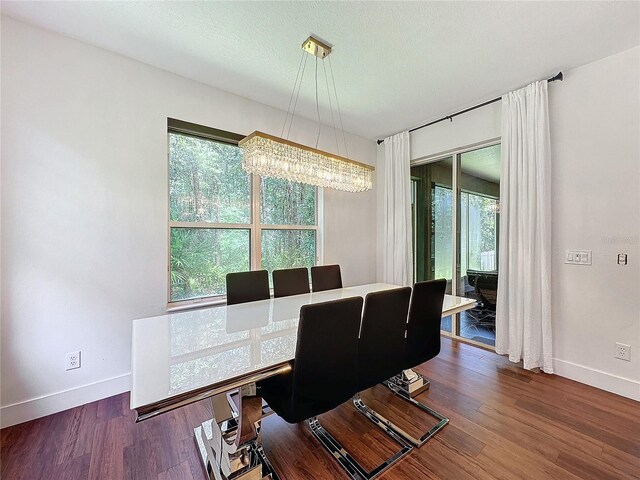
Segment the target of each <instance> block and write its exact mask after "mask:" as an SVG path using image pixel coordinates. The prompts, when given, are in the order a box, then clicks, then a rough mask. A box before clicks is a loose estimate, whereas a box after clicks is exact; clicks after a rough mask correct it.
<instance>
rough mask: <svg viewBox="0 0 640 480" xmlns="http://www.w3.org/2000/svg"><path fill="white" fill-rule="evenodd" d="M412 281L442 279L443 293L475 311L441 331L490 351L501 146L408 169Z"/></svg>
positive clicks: (445, 324)
mask: <svg viewBox="0 0 640 480" xmlns="http://www.w3.org/2000/svg"><path fill="white" fill-rule="evenodd" d="M411 178H412V182H413V187H414V189H413V208H412V215H413V226H414V232H413V234H414V235H413V239H414V249H413V250H414V270H415V275H414V276H415V281H422V280H430V279H434V278H446V279H447V293H449V294H452V295H459V296H466V297H469V298H474V299H475V300H477V302H478V306H477V307H476V308H474V309H471V310H468V311H465V312H463V313H461V314H458V315H455V316H453V317H447V318H444V319H443V320H442V326H441V328H442V330H443V331H444V332H446V333H448V334H451V335H453V336H456V337H462V338H465V339H468V340H470V341H472V342H477V343H482V344H486V345H491V346H493V345H494V344H495V301H496V297H497V280H498V275H497V269H498V237H499V227H500V222H499V211H500V200H499V197H500V145H499V144H494V145H488V146H486V147H483V148H477V149H474V150H469V151H461V152H458V153H455V154H453V155H451V156H446V157H443V158H439V159H436V160H435V161H433V162H429V163H425V164H421V165H415V166H413V167H412V168H411Z"/></svg>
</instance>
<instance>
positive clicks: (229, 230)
mask: <svg viewBox="0 0 640 480" xmlns="http://www.w3.org/2000/svg"><path fill="white" fill-rule="evenodd" d="M239 138H241V137H240V136H238V135H234V134H230V133H227V132H221V131H218V130H213V129H208V128H205V127H201V126H198V125H193V124H188V123H186V122H181V121H177V120H172V119H170V120H169V242H170V249H169V250H170V261H169V304H170V305H175V304H181V303H188V302H201V301H202V300H203V299H206V298H209V297H211V298H212V297H219V296H220V297H221V296H223V295H225V293H226V292H225V277H226V274H227V273H229V272H239V271H246V270H250V269H252V270H256V269H261V268H264V269H266V270H269V271H273V270H274V269H280V268H290V267H304V266H307V267H310V266H313V265H315V264H316V260H317V257H318V248H317V246H318V215H317V211H318V208H317V197H318V194H317V190H316V188H315V187H312V186H310V185H304V184H300V183H293V182H289V181H285V180H279V179H274V178H262V177H259V176H254V175H249V174H247V173H246V172H245V171H244V170H243V169H242V167H241V163H242V151H241V150H240V148H239V147H238V146H237V141H238V140H239Z"/></svg>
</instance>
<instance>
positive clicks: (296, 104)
mask: <svg viewBox="0 0 640 480" xmlns="http://www.w3.org/2000/svg"><path fill="white" fill-rule="evenodd" d="M307 58H309V57H308V55H305V56H304V63H303V64H302V74H301V75H300V83H299V84H298V93H296V100H295V102H294V103H293V110H292V111H291V121H290V122H289V129H288V130H287V137H286V138H287V140H288V139H289V133H291V126H292V125H293V117H294V115H295V114H296V107H297V106H298V97H299V96H300V87H302V79H303V78H304V72H305V70H306V68H307Z"/></svg>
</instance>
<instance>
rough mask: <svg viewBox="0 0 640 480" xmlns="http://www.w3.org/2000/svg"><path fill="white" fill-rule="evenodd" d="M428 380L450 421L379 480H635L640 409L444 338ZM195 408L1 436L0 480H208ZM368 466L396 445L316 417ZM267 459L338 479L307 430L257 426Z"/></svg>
mask: <svg viewBox="0 0 640 480" xmlns="http://www.w3.org/2000/svg"><path fill="white" fill-rule="evenodd" d="M418 370H419V371H420V372H421V373H423V374H424V375H426V376H427V377H429V378H430V379H431V382H432V383H431V389H430V390H429V391H428V392H426V393H424V394H422V395H421V397H420V398H421V399H422V400H423V401H424V402H425V403H427V404H429V405H430V406H432V407H433V408H435V409H436V410H438V411H440V412H441V413H443V414H444V415H447V416H448V417H449V418H450V419H451V423H450V424H449V425H448V426H447V427H445V428H444V430H442V431H441V432H440V433H439V434H438V435H437V436H436V437H435V438H433V439H432V440H430V441H429V442H427V444H425V445H424V446H423V447H422V448H420V449H414V450H413V452H411V453H410V454H409V455H408V456H407V457H406V458H405V459H403V460H402V461H401V462H400V463H399V464H397V465H396V466H394V467H393V468H392V469H391V470H390V471H388V472H387V473H385V474H384V475H383V476H381V477H380V478H383V479H387V480H390V479H455V480H465V479H505V480H511V479H519V478H526V479H535V480H542V479H563V480H564V479H576V478H584V479H598V480H600V479H625V478H640V403H638V402H634V401H632V400H629V399H626V398H623V397H619V396H616V395H613V394H610V393H607V392H603V391H601V390H597V389H595V388H591V387H588V386H585V385H581V384H579V383H576V382H573V381H570V380H567V379H564V378H561V377H557V376H554V375H546V374H542V373H540V374H535V373H531V372H527V371H524V370H522V369H521V368H518V367H517V366H515V365H512V364H510V363H509V362H508V361H507V360H506V359H505V358H503V357H500V356H498V355H495V354H493V353H491V352H489V351H486V350H482V349H479V348H476V347H472V346H469V345H465V344H462V343H458V342H455V341H452V340H450V339H446V338H444V339H443V347H442V353H441V354H440V355H439V356H438V357H437V358H436V359H434V360H432V361H430V362H428V363H427V364H425V365H423V366H422V367H420V368H419V369H418ZM363 397H364V398H365V400H366V402H367V403H368V404H369V405H370V406H371V407H373V408H374V409H376V410H378V411H379V412H380V413H382V414H383V415H385V416H387V417H388V418H390V419H392V420H394V421H395V420H397V423H398V424H399V425H402V426H405V427H406V428H407V429H409V430H410V431H411V432H413V433H418V432H419V431H420V430H422V429H426V427H427V426H430V425H432V424H433V421H432V420H431V419H430V418H429V417H427V416H425V415H424V414H422V413H421V412H419V411H417V410H416V409H415V408H413V407H411V406H410V405H409V404H408V403H406V402H404V401H402V400H400V399H398V398H396V397H394V396H392V395H390V393H389V392H388V391H387V390H386V389H385V388H383V387H381V386H379V387H375V388H374V389H372V390H370V391H367V392H365V394H364V395H363ZM208 416H209V406H208V404H207V403H206V402H200V403H197V404H194V405H191V406H188V407H185V408H182V409H180V410H176V411H173V412H170V413H168V414H165V415H161V416H159V417H156V418H154V419H151V420H148V421H145V422H141V423H139V424H136V423H134V413H133V412H131V411H130V410H129V395H128V394H124V395H118V396H115V397H111V398H107V399H104V400H101V401H99V402H95V403H91V404H88V405H84V406H82V407H79V408H74V409H72V410H68V411H65V412H61V413H58V414H55V415H51V416H49V417H45V418H41V419H38V420H34V421H30V422H26V423H23V424H21V425H16V426H13V427H9V428H5V429H3V430H2V431H1V432H0V436H1V452H0V459H1V462H2V465H1V470H0V472H1V475H0V476H1V477H2V479H4V480H13V479H25V480H26V479H28V480H37V479H55V480H66V479H74V480H75V479H92V480H93V479H127V480H129V479H135V480H147V479H148V480H152V479H153V480H173V479H188V480H192V479H194V480H195V479H198V480H201V479H202V480H203V479H205V478H206V477H205V473H204V470H203V468H202V466H201V464H200V459H199V457H198V453H197V451H196V445H195V442H194V439H193V430H192V428H193V427H194V426H195V425H198V424H199V423H200V422H202V421H203V420H205V419H206V418H207V417H208ZM321 421H322V422H323V424H324V425H325V427H326V428H327V429H328V430H329V431H330V432H331V433H332V434H333V435H334V436H335V437H336V438H337V439H338V440H339V441H341V442H342V443H343V445H344V446H345V448H347V449H348V450H349V451H350V452H352V454H353V455H354V456H355V457H356V458H357V459H358V460H359V461H360V462H362V463H363V464H364V465H365V466H367V467H373V466H374V465H375V464H376V463H377V462H378V461H380V460H382V459H383V458H385V457H386V456H387V455H389V454H390V453H392V451H393V450H394V448H395V445H394V443H393V442H392V441H391V440H389V438H388V437H386V436H385V435H384V433H382V432H381V431H380V430H379V429H378V428H377V427H375V426H374V425H373V424H371V423H370V422H369V421H368V420H366V419H365V418H364V417H363V416H362V415H361V414H359V413H357V412H356V411H355V409H354V408H353V406H352V405H351V404H350V403H346V404H344V405H342V406H341V407H340V408H339V409H337V410H335V411H333V412H330V413H328V414H326V415H323V416H322V417H321ZM263 443H264V447H265V451H266V452H267V455H268V456H269V457H270V459H271V461H272V463H273V464H274V466H275V468H276V469H277V470H278V472H280V474H281V477H282V478H283V479H314V480H319V479H340V478H346V476H345V475H344V474H343V471H342V470H341V468H340V467H339V466H338V465H337V464H336V462H335V461H334V460H333V458H332V457H330V455H329V454H328V453H326V452H325V450H324V449H323V448H322V447H321V446H320V445H319V443H318V442H317V441H316V440H315V438H314V437H313V436H312V435H311V433H310V432H309V431H308V429H307V427H306V426H305V425H288V424H287V423H285V422H284V421H282V420H281V419H280V418H278V417H276V416H275V415H272V416H270V417H268V418H267V419H265V420H264V422H263Z"/></svg>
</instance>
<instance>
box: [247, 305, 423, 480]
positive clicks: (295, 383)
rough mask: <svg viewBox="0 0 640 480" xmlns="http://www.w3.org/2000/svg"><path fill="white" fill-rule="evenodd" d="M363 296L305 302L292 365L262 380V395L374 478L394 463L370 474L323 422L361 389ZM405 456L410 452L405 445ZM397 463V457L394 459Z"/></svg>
mask: <svg viewBox="0 0 640 480" xmlns="http://www.w3.org/2000/svg"><path fill="white" fill-rule="evenodd" d="M362 303H363V300H362V297H353V298H345V299H341V300H335V301H331V302H324V303H315V304H310V305H304V306H303V307H302V308H301V309H300V323H299V324H298V339H297V344H296V353H295V358H294V361H293V364H292V369H291V371H290V372H289V373H287V374H285V375H278V376H276V377H272V378H268V379H266V380H263V381H262V382H260V384H259V387H260V393H261V395H262V398H263V399H264V400H266V402H267V403H268V404H269V406H270V407H271V409H272V410H273V411H274V412H275V413H276V414H277V415H279V416H280V417H282V418H283V419H284V420H285V421H287V422H288V423H298V422H301V421H303V420H306V421H307V423H308V425H309V427H310V429H311V431H312V432H313V434H314V435H315V437H316V438H317V439H318V440H320V442H321V443H322V445H323V446H324V447H325V448H326V449H327V450H328V451H329V452H330V453H331V455H332V456H334V457H335V458H336V459H337V460H338V461H339V462H340V464H341V465H342V466H343V468H344V469H345V470H346V471H347V472H348V473H349V475H350V476H351V478H354V479H370V478H373V477H375V476H376V475H379V474H380V473H381V472H382V471H383V470H384V469H386V468H387V467H388V466H389V465H390V464H387V463H385V464H383V465H381V466H379V467H377V468H375V469H374V470H372V471H370V472H367V471H366V470H365V469H364V468H363V467H362V466H360V465H359V464H358V462H356V461H355V459H354V458H353V457H352V456H351V455H349V453H348V452H347V451H346V450H345V449H344V448H343V447H342V445H340V443H339V442H338V441H337V440H336V439H335V438H334V437H333V436H332V435H331V434H330V433H329V432H328V431H327V430H325V429H324V427H323V426H322V425H321V424H320V422H319V421H318V419H317V415H320V414H322V413H325V412H328V411H329V410H332V409H334V408H336V407H337V406H339V405H340V404H341V403H343V402H345V401H346V400H348V399H349V398H351V397H352V396H353V395H354V394H355V393H356V392H357V362H358V332H359V329H360V315H361V312H362ZM403 447H404V450H403V452H402V455H406V453H408V452H409V451H411V447H410V446H409V445H408V444H406V442H405V443H404V445H403ZM394 461H395V460H394Z"/></svg>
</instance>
